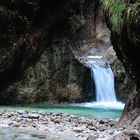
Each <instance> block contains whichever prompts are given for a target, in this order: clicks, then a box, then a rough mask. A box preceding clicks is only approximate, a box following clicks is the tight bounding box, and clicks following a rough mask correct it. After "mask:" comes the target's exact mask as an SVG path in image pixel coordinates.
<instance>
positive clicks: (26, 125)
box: [0, 110, 123, 140]
mask: <svg viewBox="0 0 140 140" xmlns="http://www.w3.org/2000/svg"><path fill="white" fill-rule="evenodd" d="M117 121H118V119H116V120H113V119H97V118H94V117H87V116H76V115H70V114H65V113H51V112H49V113H45V112H31V111H28V110H18V111H7V110H2V111H0V127H1V128H6V127H7V128H16V129H17V128H18V130H19V129H22V130H23V129H24V130H30V131H34V132H35V131H37V132H42V133H43V132H44V134H49V135H52V137H54V140H55V136H58V137H59V138H57V140H59V139H62V140H71V139H73V140H93V139H96V138H98V139H104V140H107V139H110V138H112V137H113V136H115V135H116V134H119V133H121V132H122V130H123V129H122V128H119V129H116V128H115V125H116V123H117ZM62 137H63V138H62ZM47 139H48V140H50V139H51V138H47ZM17 140H19V139H17ZM20 140H21V139H20ZM22 140H26V139H24V138H23V139H22ZM27 140H29V139H27ZM30 140H32V139H31V138H30ZM33 140H34V139H33ZM35 140H36V139H35Z"/></svg>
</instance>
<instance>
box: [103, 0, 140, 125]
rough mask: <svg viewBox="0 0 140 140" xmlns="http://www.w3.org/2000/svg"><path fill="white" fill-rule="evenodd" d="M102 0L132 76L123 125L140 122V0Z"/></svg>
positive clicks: (117, 46)
mask: <svg viewBox="0 0 140 140" xmlns="http://www.w3.org/2000/svg"><path fill="white" fill-rule="evenodd" d="M101 2H102V7H103V9H104V13H105V19H106V22H107V24H108V27H109V29H110V31H111V41H112V44H113V47H114V49H115V51H116V53H117V55H118V58H119V59H120V60H121V61H122V62H123V65H124V67H125V69H126V71H127V72H128V74H129V76H130V77H131V80H132V84H131V85H130V87H131V88H132V91H131V93H130V98H129V100H128V102H127V104H126V107H125V109H124V112H123V115H122V117H121V120H120V125H127V124H128V125H134V124H136V123H138V122H140V93H139V92H140V74H139V72H140V59H139V54H140V0H102V1H101Z"/></svg>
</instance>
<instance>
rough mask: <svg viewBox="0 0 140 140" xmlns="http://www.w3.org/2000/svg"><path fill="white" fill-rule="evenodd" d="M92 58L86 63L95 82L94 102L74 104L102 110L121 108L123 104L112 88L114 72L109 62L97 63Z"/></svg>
mask: <svg viewBox="0 0 140 140" xmlns="http://www.w3.org/2000/svg"><path fill="white" fill-rule="evenodd" d="M89 58H93V57H88V59H89ZM95 58H98V59H101V57H99V56H94V59H95ZM94 59H93V60H94ZM93 60H92V59H89V60H88V61H87V65H88V66H89V67H90V69H91V78H92V79H93V81H94V84H95V93H96V102H92V101H91V102H87V103H81V104H76V105H77V106H81V107H88V108H91V109H97V110H99V109H101V110H102V111H103V112H104V111H105V110H123V109H124V106H125V104H124V103H122V102H119V101H117V98H116V95H115V88H114V74H113V72H112V69H111V67H110V65H109V63H108V62H106V61H102V60H100V61H99V60H98V61H99V64H98V63H97V62H95V61H93ZM93 94H94V93H93Z"/></svg>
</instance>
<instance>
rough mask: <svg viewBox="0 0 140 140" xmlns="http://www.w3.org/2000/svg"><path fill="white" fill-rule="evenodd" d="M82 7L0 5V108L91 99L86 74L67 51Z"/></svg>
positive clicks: (38, 0)
mask: <svg viewBox="0 0 140 140" xmlns="http://www.w3.org/2000/svg"><path fill="white" fill-rule="evenodd" d="M83 3H84V1H80V0H79V1H61V2H60V1H58V0H45V1H43V0H21V1H19V0H15V1H13V0H7V1H4V0H1V1H0V11H1V12H0V19H1V20H0V29H1V32H0V91H1V92H0V98H1V100H0V103H1V104H11V103H32V102H37V101H53V102H61V101H70V102H76V101H78V102H80V101H82V100H83V99H84V100H89V99H90V98H91V91H90V89H91V84H88V83H90V82H86V81H90V72H89V69H87V68H86V67H85V66H83V65H82V64H80V63H79V62H78V61H77V60H76V59H75V57H74V55H73V53H72V50H71V49H70V47H69V46H70V45H68V44H69V38H70V37H71V36H72V34H73V33H74V31H75V30H78V29H79V28H80V27H81V26H83V25H84V17H83V14H82V13H83V12H84V11H83ZM54 9H55V10H54ZM83 81H84V82H85V83H87V84H85V83H83ZM84 84H85V85H84ZM83 85H84V86H83ZM82 91H84V94H82Z"/></svg>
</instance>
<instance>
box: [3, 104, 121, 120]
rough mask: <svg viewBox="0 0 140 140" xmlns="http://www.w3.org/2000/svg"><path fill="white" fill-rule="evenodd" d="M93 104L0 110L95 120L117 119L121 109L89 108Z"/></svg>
mask: <svg viewBox="0 0 140 140" xmlns="http://www.w3.org/2000/svg"><path fill="white" fill-rule="evenodd" d="M90 104H92V105H93V103H81V104H47V103H44V104H33V105H29V106H1V107H0V110H12V111H13V110H29V111H36V112H56V113H58V112H59V113H68V114H73V115H80V116H93V117H96V118H119V117H120V116H121V113H122V108H118V109H115V108H103V107H99V106H94V107H93V106H92V107H91V106H90Z"/></svg>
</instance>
